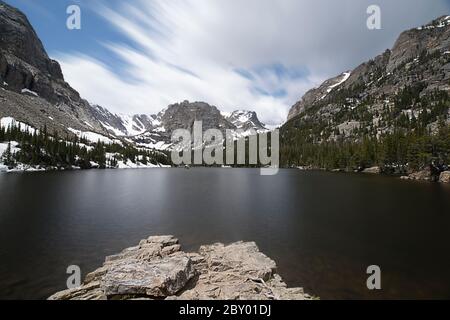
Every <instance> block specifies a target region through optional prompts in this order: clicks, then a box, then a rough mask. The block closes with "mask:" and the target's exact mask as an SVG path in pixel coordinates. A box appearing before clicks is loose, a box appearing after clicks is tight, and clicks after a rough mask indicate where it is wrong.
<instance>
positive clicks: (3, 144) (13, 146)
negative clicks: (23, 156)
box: [0, 141, 20, 157]
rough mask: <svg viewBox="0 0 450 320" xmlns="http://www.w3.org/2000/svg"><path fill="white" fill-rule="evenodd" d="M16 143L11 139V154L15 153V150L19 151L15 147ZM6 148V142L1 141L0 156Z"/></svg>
mask: <svg viewBox="0 0 450 320" xmlns="http://www.w3.org/2000/svg"><path fill="white" fill-rule="evenodd" d="M18 145H19V143H18V142H16V141H11V153H12V154H14V153H16V152H17V151H20V149H19V148H17V146H18ZM7 148H8V142H1V143H0V157H1V156H2V155H3V153H5V151H6V149H7Z"/></svg>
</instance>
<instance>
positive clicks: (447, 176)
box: [439, 171, 450, 183]
mask: <svg viewBox="0 0 450 320" xmlns="http://www.w3.org/2000/svg"><path fill="white" fill-rule="evenodd" d="M439 182H441V183H450V171H444V172H442V173H441V175H440V176H439Z"/></svg>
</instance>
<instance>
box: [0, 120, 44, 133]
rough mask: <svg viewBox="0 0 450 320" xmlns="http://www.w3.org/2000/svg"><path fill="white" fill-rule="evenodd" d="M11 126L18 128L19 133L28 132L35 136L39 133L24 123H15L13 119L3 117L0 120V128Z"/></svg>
mask: <svg viewBox="0 0 450 320" xmlns="http://www.w3.org/2000/svg"><path fill="white" fill-rule="evenodd" d="M12 126H15V127H18V128H19V129H20V131H23V132H29V133H30V134H35V133H37V132H39V131H38V130H36V129H35V128H33V127H31V126H29V125H27V124H25V123H22V122H19V121H16V119H14V118H12V117H5V118H1V119H0V127H2V128H8V127H12Z"/></svg>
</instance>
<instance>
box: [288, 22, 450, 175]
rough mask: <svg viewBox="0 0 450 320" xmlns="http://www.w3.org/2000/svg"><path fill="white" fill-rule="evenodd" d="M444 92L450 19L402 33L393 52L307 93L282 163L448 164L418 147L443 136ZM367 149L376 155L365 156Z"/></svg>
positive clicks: (449, 65) (291, 123)
mask: <svg viewBox="0 0 450 320" xmlns="http://www.w3.org/2000/svg"><path fill="white" fill-rule="evenodd" d="M449 91H450V16H443V17H440V18H438V19H436V20H434V21H432V22H431V23H430V24H428V25H426V26H422V27H419V28H415V29H411V30H408V31H405V32H403V33H402V34H401V35H400V36H399V38H398V39H397V41H396V42H395V44H394V46H393V48H392V49H391V50H386V51H385V52H384V53H382V54H380V55H379V56H377V57H375V58H374V59H372V60H370V61H368V62H365V63H363V64H361V65H359V66H358V67H357V68H355V69H354V70H352V71H348V72H345V73H343V74H341V75H338V76H337V77H334V78H332V79H329V80H327V81H325V82H324V83H323V84H322V85H321V86H319V87H318V88H315V89H312V90H310V91H309V92H307V93H306V94H305V95H304V96H303V97H302V99H301V100H300V101H298V102H297V103H296V104H295V105H294V106H293V107H292V108H291V110H290V112H289V117H288V122H287V123H286V124H285V125H284V126H283V127H282V130H281V135H282V139H283V141H282V144H283V145H284V146H285V147H284V151H283V153H284V163H285V164H286V165H289V164H293V165H313V166H319V167H331V168H333V167H334V168H336V167H337V168H341V167H346V166H350V167H353V166H356V167H358V166H367V165H384V166H386V165H387V163H388V162H391V163H390V165H393V164H396V165H401V166H408V165H411V163H413V162H418V161H419V160H417V159H418V158H417V157H419V154H420V157H422V158H420V157H419V158H420V159H421V160H420V161H421V162H422V164H425V163H427V162H429V161H434V160H439V161H440V162H443V161H444V162H446V164H448V163H449V162H450V160H449V159H448V153H449V152H450V150H447V149H445V148H446V147H444V150H443V151H442V152H439V153H437V152H435V151H433V150H427V149H426V148H425V147H423V146H422V145H423V144H424V143H427V142H429V143H430V144H432V143H434V142H433V141H435V140H439V139H437V138H435V137H436V136H437V135H438V134H439V133H441V134H443V132H444V131H445V130H448V127H449V124H450V120H449V119H450V113H449V105H450V101H449ZM445 137H446V136H445ZM389 139H391V140H392V139H393V141H395V142H396V143H397V144H396V147H391V146H390V145H389V143H390V142H388V141H387V140H389ZM442 139H444V138H442V137H441V139H440V140H441V141H442ZM419 140H420V141H422V142H421V143H422V145H420V141H419ZM444 140H445V139H444ZM405 141H406V142H405ZM445 141H446V140H445ZM364 143H365V144H366V145H367V148H369V147H370V148H375V147H376V148H379V150H376V151H373V150H372V151H371V150H365V151H364V152H363V151H361V150H360V149H362V148H363V147H362V144H364ZM400 147H403V148H404V149H403V150H400V149H397V148H400ZM346 148H347V149H349V150H347V151H345V152H344V150H346ZM414 148H415V149H414ZM386 149H389V150H386ZM394 149H395V150H394ZM355 150H359V151H355ZM360 151H361V152H360ZM360 153H364V155H362V154H360ZM394 153H397V155H394ZM368 155H370V156H368ZM351 158H352V159H351ZM360 158H364V159H365V160H364V161H361V160H359V159H360ZM355 159H356V160H355ZM347 169H348V168H347Z"/></svg>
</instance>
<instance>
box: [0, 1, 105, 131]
mask: <svg viewBox="0 0 450 320" xmlns="http://www.w3.org/2000/svg"><path fill="white" fill-rule="evenodd" d="M0 39H1V42H0V85H1V89H2V90H1V91H0V101H1V108H0V118H2V117H13V118H14V119H16V120H17V121H21V122H24V123H27V124H29V125H30V126H32V127H34V128H42V127H43V126H44V125H46V126H47V127H48V129H49V130H51V131H56V132H59V133H64V134H71V132H70V131H69V130H68V129H69V128H72V129H74V130H79V131H95V132H98V133H100V134H106V135H108V133H107V131H106V130H104V128H103V127H102V126H101V124H100V123H99V121H97V119H96V110H95V109H94V108H92V107H91V106H90V104H89V103H88V102H87V101H85V100H83V99H82V98H81V97H80V95H79V94H78V92H77V91H76V90H74V89H73V88H71V87H70V86H69V84H67V83H66V82H65V81H64V77H63V74H62V71H61V67H60V66H59V64H58V62H56V61H54V60H51V59H50V58H49V57H48V55H47V53H46V51H45V49H44V47H43V45H42V43H41V41H40V40H39V38H38V36H37V34H36V32H35V31H34V29H33V27H32V26H31V24H30V23H29V21H28V19H27V17H26V16H25V15H24V14H23V13H21V12H20V11H19V10H17V9H15V8H13V7H11V6H9V5H8V4H6V3H5V2H3V1H0Z"/></svg>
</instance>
